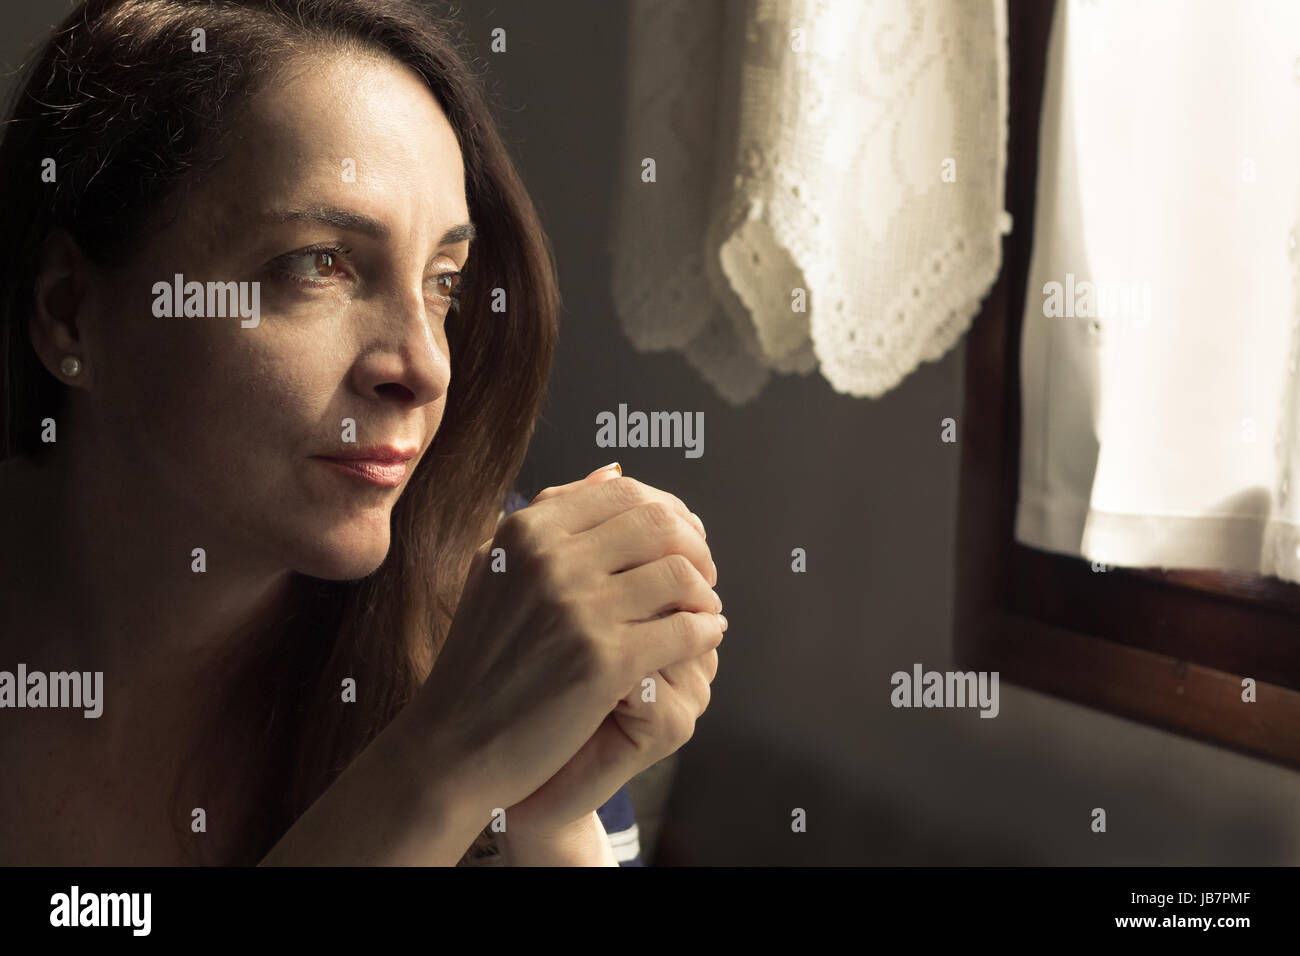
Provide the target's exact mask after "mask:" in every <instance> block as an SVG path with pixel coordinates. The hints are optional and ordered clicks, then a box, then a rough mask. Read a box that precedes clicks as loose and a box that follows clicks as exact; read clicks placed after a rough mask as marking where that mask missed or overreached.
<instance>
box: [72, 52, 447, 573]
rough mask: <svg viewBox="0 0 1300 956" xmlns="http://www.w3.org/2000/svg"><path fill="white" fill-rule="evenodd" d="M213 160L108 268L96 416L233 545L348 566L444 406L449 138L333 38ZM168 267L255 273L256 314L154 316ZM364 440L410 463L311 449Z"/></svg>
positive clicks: (409, 89)
mask: <svg viewBox="0 0 1300 956" xmlns="http://www.w3.org/2000/svg"><path fill="white" fill-rule="evenodd" d="M226 154H227V158H226V159H225V160H224V161H223V162H221V163H220V164H218V165H217V166H216V167H215V168H214V169H213V170H212V171H211V172H210V173H208V174H207V175H206V176H204V177H203V179H202V180H201V181H200V182H198V183H196V184H194V185H193V186H192V188H191V189H190V190H189V192H188V193H186V194H185V195H184V198H183V200H181V201H180V202H179V204H178V205H177V207H176V208H177V210H178V217H177V219H176V221H174V222H170V223H169V224H168V225H167V227H166V228H165V229H164V231H162V232H161V233H159V234H157V235H155V236H153V237H151V238H150V239H149V240H148V242H147V245H146V246H145V247H144V249H143V251H142V253H141V255H140V256H139V257H137V259H136V260H135V261H133V262H132V263H131V265H130V266H129V268H128V269H126V270H123V271H119V272H117V273H115V274H114V275H113V276H112V277H111V278H110V280H109V281H110V287H109V289H108V290H107V296H106V298H105V300H104V301H103V302H101V303H99V306H98V307H99V308H100V309H102V310H104V311H105V312H106V313H107V314H108V315H109V316H110V318H109V321H107V322H106V323H105V327H106V329H107V330H109V331H110V332H111V334H110V335H109V336H107V339H108V340H107V341H104V342H101V343H98V344H97V347H98V348H99V349H100V350H102V353H103V354H104V356H105V357H104V359H103V361H102V362H100V363H99V367H98V369H97V377H96V385H95V390H94V393H95V394H94V396H93V399H92V408H93V412H92V414H93V416H94V425H95V427H96V429H98V430H99V431H100V432H101V433H102V434H103V435H104V437H105V439H106V441H105V442H104V444H105V445H106V446H108V447H112V448H115V449H117V450H120V451H121V453H122V455H123V456H124V460H125V461H126V462H129V471H128V474H129V475H130V477H131V480H133V481H139V482H141V483H142V485H143V486H144V487H145V488H147V489H150V490H152V491H153V492H155V493H156V495H157V500H158V501H159V502H160V504H161V505H164V506H169V507H176V508H177V509H178V511H179V512H180V513H181V514H186V513H189V514H192V515H194V516H195V521H196V524H198V523H199V522H200V518H199V517H198V516H201V524H202V527H204V528H207V529H213V528H220V529H222V531H221V533H222V534H224V535H227V536H228V537H227V539H226V541H225V542H223V543H224V544H226V545H228V546H230V547H234V548H238V549H239V550H240V552H241V555H242V558H243V559H245V560H249V559H252V558H256V559H257V560H264V561H267V562H268V563H269V564H271V565H274V566H280V567H288V568H292V569H294V570H297V571H301V572H303V573H305V574H310V575H313V576H317V577H324V578H331V579H343V578H354V577H361V576H364V575H366V574H369V573H370V572H371V571H373V570H374V569H375V568H377V567H378V566H379V564H380V563H381V562H382V561H383V559H384V556H385V555H386V554H387V552H388V548H389V524H390V515H391V511H392V508H393V505H394V504H395V502H396V501H397V499H398V496H399V495H400V494H401V492H402V490H403V488H405V485H406V483H407V482H408V481H409V480H410V475H411V474H412V473H413V472H414V470H415V466H416V465H417V463H418V462H419V461H420V459H421V458H422V457H423V455H424V453H425V451H426V450H427V448H428V446H429V443H430V442H431V441H432V440H433V437H434V435H435V433H436V432H437V429H438V427H439V424H440V423H441V421H442V415H443V409H444V407H445V404H446V396H447V389H448V387H449V384H450V380H451V368H450V363H449V354H448V348H447V336H446V330H445V323H446V322H447V321H456V316H455V314H454V313H452V315H451V317H450V319H449V318H448V314H449V312H450V300H449V298H448V296H449V295H450V294H451V293H453V292H455V291H456V290H457V281H456V277H455V273H456V272H457V271H458V270H460V269H462V268H464V266H465V264H466V259H467V258H468V256H469V241H468V239H467V238H466V237H465V233H464V231H462V232H460V233H459V234H458V233H456V232H455V227H458V226H462V225H464V224H466V223H468V221H469V215H468V208H467V203H466V197H465V180H464V170H463V161H462V157H461V153H460V149H459V147H458V145H457V141H456V136H455V133H454V132H453V130H452V128H451V125H450V124H449V122H448V120H447V118H446V116H445V115H444V114H443V112H442V110H441V108H440V107H439V105H438V102H437V100H436V99H435V98H434V97H433V95H432V93H430V91H429V90H428V88H427V87H426V86H425V85H424V84H423V83H422V82H421V80H420V79H419V77H418V76H417V75H416V74H414V73H413V72H411V71H409V70H408V69H406V68H405V67H403V66H401V65H400V64H398V63H396V62H395V61H392V60H389V59H386V58H384V59H381V58H376V57H371V56H365V55H359V54H347V53H342V52H331V53H329V54H324V53H322V54H317V55H314V56H312V57H311V58H310V59H302V60H298V61H296V62H294V63H292V64H290V65H289V66H288V67H287V68H286V69H285V70H283V71H282V72H281V74H280V75H279V77H278V78H277V79H275V80H273V81H271V82H270V83H269V84H268V85H267V86H266V87H264V88H263V89H262V90H261V92H259V94H258V95H257V97H256V98H255V99H254V100H253V102H252V103H251V106H250V110H249V112H248V114H246V115H245V116H244V117H243V118H242V119H241V120H240V122H239V124H238V125H237V127H236V128H235V130H234V135H233V136H232V138H231V139H230V140H229V141H228V145H227V147H226ZM449 232H450V234H449ZM177 274H180V275H183V277H184V281H185V282H186V283H188V282H191V281H195V282H200V283H209V282H231V281H233V282H238V283H244V282H248V283H251V282H258V283H259V284H260V285H259V286H258V290H259V292H260V297H259V302H260V315H259V317H258V321H257V323H256V325H252V327H249V326H250V323H248V322H241V320H240V318H239V317H238V316H235V317H233V318H219V317H211V316H205V317H194V316H189V317H186V316H184V315H183V314H182V315H179V316H174V317H158V316H157V315H155V314H154V313H155V310H154V304H155V302H154V292H153V289H154V286H155V284H157V283H159V282H165V283H168V284H171V283H172V282H173V280H174V276H175V275H177ZM348 420H351V421H353V422H354V423H355V426H354V428H353V429H352V430H351V431H349V430H348V428H347V421H348ZM347 438H352V439H353V441H352V442H351V443H349V442H348V441H347V440H345V439H347ZM374 446H396V447H397V448H398V449H407V450H410V451H413V453H414V455H415V457H413V458H411V459H410V460H409V461H408V462H407V463H406V467H405V470H404V471H403V469H402V467H401V466H400V464H398V465H383V464H375V463H372V464H361V465H354V466H346V465H343V464H339V463H337V462H329V461H326V460H324V459H323V458H322V457H319V456H349V457H353V456H364V455H366V454H367V451H366V450H367V449H370V448H373V447H374ZM376 454H379V453H376Z"/></svg>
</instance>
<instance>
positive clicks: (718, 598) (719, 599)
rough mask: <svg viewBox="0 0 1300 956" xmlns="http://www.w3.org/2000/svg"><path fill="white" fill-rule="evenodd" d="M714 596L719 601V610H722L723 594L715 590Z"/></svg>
mask: <svg viewBox="0 0 1300 956" xmlns="http://www.w3.org/2000/svg"><path fill="white" fill-rule="evenodd" d="M713 597H714V598H715V599H716V600H717V602H718V611H721V610H722V595H720V594H718V592H717V591H714V592H713ZM715 613H717V612H715Z"/></svg>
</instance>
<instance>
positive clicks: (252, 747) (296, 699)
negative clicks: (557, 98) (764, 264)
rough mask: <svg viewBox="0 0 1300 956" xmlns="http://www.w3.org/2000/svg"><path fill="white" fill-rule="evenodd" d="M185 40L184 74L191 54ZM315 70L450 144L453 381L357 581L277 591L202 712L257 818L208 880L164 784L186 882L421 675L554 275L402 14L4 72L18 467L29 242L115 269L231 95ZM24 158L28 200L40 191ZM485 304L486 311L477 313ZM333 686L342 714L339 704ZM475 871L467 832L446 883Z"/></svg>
mask: <svg viewBox="0 0 1300 956" xmlns="http://www.w3.org/2000/svg"><path fill="white" fill-rule="evenodd" d="M199 29H202V30H203V31H205V35H206V45H207V52H203V53H195V52H192V48H191V47H192V43H193V42H194V38H195V37H197V36H198V34H196V33H195V32H194V31H196V30H199ZM331 48H345V49H346V48H351V49H362V50H368V51H374V52H377V53H380V54H382V55H385V56H387V57H391V58H392V59H394V60H396V61H398V62H400V63H402V64H404V65H406V66H408V67H410V68H411V69H412V70H414V71H415V72H416V73H417V74H418V75H419V76H420V77H421V78H422V79H423V80H424V82H425V83H426V84H427V85H428V87H429V89H430V91H431V92H432V93H433V95H434V96H435V97H436V99H437V100H438V102H439V104H440V105H441V106H442V109H443V111H444V112H445V113H446V115H447V118H448V120H449V121H450V123H451V126H452V128H453V129H454V130H455V133H456V136H457V139H458V141H459V144H460V149H461V153H462V156H463V158H464V164H465V184H466V193H467V201H468V206H469V212H470V217H471V219H472V220H473V222H474V223H475V225H476V227H477V232H478V236H477V238H476V240H475V242H474V246H473V252H472V256H471V262H470V264H469V269H468V270H467V276H468V282H467V284H466V285H464V286H463V287H462V299H461V309H460V312H459V314H458V315H457V314H456V313H452V315H453V317H454V318H450V319H449V321H448V323H447V325H448V332H447V335H448V345H449V349H450V353H451V356H450V357H451V364H452V368H453V369H454V372H455V375H454V381H453V384H452V386H451V389H450V392H449V394H448V397H447V403H446V407H445V411H444V415H443V419H442V424H441V426H440V428H439V430H438V432H437V435H436V437H435V438H434V440H433V442H432V444H431V445H430V447H429V449H428V451H427V452H426V454H425V457H424V458H423V459H422V460H421V462H420V465H419V466H418V468H417V469H416V471H415V473H414V474H413V475H412V476H411V478H410V480H409V482H408V484H407V487H406V489H405V491H404V493H403V494H402V496H401V498H400V499H399V500H398V502H397V504H396V506H395V507H394V509H393V515H392V538H391V540H392V545H391V548H390V551H389V553H388V555H387V557H386V558H385V560H384V562H383V565H382V566H381V567H380V568H379V569H378V570H377V571H376V572H375V573H373V574H372V575H370V576H368V577H366V578H364V579H362V580H360V581H349V582H328V581H321V580H316V579H311V578H306V577H304V576H301V575H295V576H294V587H295V597H294V599H293V602H292V611H291V612H290V613H289V614H288V616H287V618H286V619H285V621H284V622H283V626H282V627H280V628H277V629H276V633H275V634H273V635H270V636H269V638H268V639H267V640H266V641H265V642H262V643H261V644H260V645H259V646H258V647H257V649H256V654H255V655H254V656H248V655H245V656H244V657H243V658H242V659H236V658H235V657H234V656H233V655H232V656H231V658H230V661H229V671H228V673H227V675H226V677H227V679H225V680H223V681H222V682H221V684H222V685H223V686H224V687H226V688H228V690H227V691H226V693H228V694H229V695H230V696H229V699H228V700H226V701H225V702H224V704H223V707H222V710H221V711H220V712H222V713H235V714H241V715H249V714H253V715H255V719H253V720H251V721H249V724H250V725H251V726H253V727H254V728H256V729H255V730H254V731H253V732H252V736H251V737H241V738H240V739H231V737H232V735H231V733H230V730H231V727H227V726H226V725H224V724H221V723H218V724H217V725H215V726H213V727H212V728H211V729H210V735H208V736H207V737H205V739H203V740H200V741H196V748H195V755H194V759H195V760H197V759H198V758H199V757H200V756H203V757H206V758H208V759H206V760H201V761H199V762H201V763H204V764H206V765H208V766H211V764H212V763H213V761H212V760H211V759H210V755H211V754H213V753H216V752H217V749H216V748H224V749H225V751H229V752H230V753H231V754H238V755H240V759H241V761H243V769H242V770H241V775H242V774H246V775H247V779H246V780H245V781H244V782H246V783H253V782H254V781H255V785H256V787H257V788H258V794H259V796H258V799H255V800H254V801H253V807H254V809H253V810H252V811H251V812H250V814H249V817H248V819H246V820H244V821H242V822H241V823H238V824H230V826H231V827H238V832H237V833H236V834H235V835H234V836H233V837H231V838H230V839H229V840H228V841H227V842H225V843H223V844H222V845H223V847H224V849H223V850H222V851H221V853H220V856H219V858H218V859H202V857H203V856H204V855H205V854H204V853H203V852H202V851H200V850H199V848H198V847H199V845H198V842H197V841H196V840H195V839H194V838H193V836H192V835H191V834H190V832H189V831H190V826H189V824H190V816H189V810H188V809H187V808H183V807H177V806H175V803H176V800H175V797H176V794H177V793H179V792H180V785H179V778H178V783H177V788H176V790H175V791H173V815H174V823H175V827H176V832H177V834H178V836H181V837H182V840H183V841H185V842H186V843H187V844H188V847H189V850H190V852H191V853H192V854H194V856H193V859H195V861H196V862H216V863H222V864H236V865H248V864H253V863H256V862H257V861H258V860H260V859H261V858H262V857H263V856H264V855H265V854H266V853H267V852H268V851H269V850H270V848H271V847H272V846H273V845H274V844H275V843H276V842H277V841H278V840H279V838H280V837H281V836H282V835H283V834H284V833H285V831H286V830H288V828H289V827H290V826H291V825H292V823H293V821H294V820H296V819H297V817H298V816H300V815H301V814H302V813H303V812H304V811H305V810H306V809H307V808H308V807H309V806H310V805H311V804H312V803H313V802H314V801H315V800H316V798H317V797H318V796H319V795H320V794H321V793H323V792H324V791H325V789H326V788H328V786H329V785H330V784H331V783H332V782H333V780H334V779H335V778H336V777H337V776H338V774H339V773H340V772H341V771H342V770H343V769H344V768H345V767H346V766H347V765H348V764H349V763H350V762H351V761H352V759H353V758H354V757H355V756H356V755H357V754H358V753H360V751H361V750H362V749H364V748H365V746H366V745H367V744H368V743H369V742H370V741H371V740H372V739H373V738H374V737H375V736H376V735H377V734H378V733H379V732H380V731H381V730H382V729H383V728H384V727H385V726H387V724H388V723H389V722H390V721H391V720H392V718H393V717H394V716H395V715H396V714H397V712H398V711H399V710H401V708H402V707H403V706H404V705H405V704H406V703H407V702H408V701H409V700H410V699H411V697H412V696H413V695H414V693H415V692H416V691H417V690H418V689H419V687H420V685H421V684H422V683H423V681H424V679H425V678H426V677H427V676H428V673H429V670H430V669H431V668H432V666H433V664H434V662H435V660H436V658H437V654H438V651H439V649H440V647H441V645H442V642H443V641H444V640H445V638H446V635H447V631H448V628H449V625H450V622H451V619H452V616H453V614H454V612H455V609H456V606H457V604H458V603H459V599H460V594H461V591H462V589H463V587H464V583H465V577H466V575H467V573H468V568H469V563H470V560H471V558H472V556H473V552H474V550H475V549H476V548H477V546H478V545H479V544H480V543H481V542H482V541H483V539H484V538H486V537H489V536H491V534H492V531H493V528H494V526H495V522H496V518H497V516H498V513H499V511H500V508H501V504H502V502H503V500H504V498H505V496H506V493H507V491H509V489H510V488H511V486H512V484H513V481H514V479H515V476H516V475H517V474H518V472H519V469H520V467H521V466H522V464H523V460H524V455H525V453H526V451H527V446H528V443H529V441H530V439H531V437H532V434H533V429H534V427H535V424H536V419H537V415H538V411H539V407H540V404H541V401H542V397H543V394H544V391H545V386H546V381H547V379H548V377H549V374H550V368H551V361H552V356H553V352H554V347H555V339H556V335H557V319H558V315H559V310H560V304H561V303H560V294H559V287H558V282H557V279H556V270H555V262H554V257H553V254H552V251H551V247H550V244H549V241H548V240H547V238H546V235H545V233H544V232H543V230H542V227H541V224H540V221H539V219H538V216H537V213H536V210H535V209H534V207H533V204H532V202H531V200H530V199H529V197H528V194H527V192H526V191H525V188H524V185H523V183H522V181H521V179H520V177H519V175H518V172H517V171H516V169H515V167H514V165H513V162H512V161H511V159H510V157H509V155H508V153H507V150H506V147H505V146H504V144H503V142H502V140H501V136H500V134H499V132H498V130H497V127H496V124H495V122H494V119H493V115H492V112H491V110H490V107H489V103H488V98H487V95H486V93H485V84H484V83H483V82H482V77H481V76H480V75H479V74H478V73H477V72H475V70H474V69H473V68H472V67H471V65H470V64H471V63H472V62H473V61H472V59H471V57H470V56H469V54H468V52H467V48H466V44H465V41H464V39H463V37H462V36H461V35H460V28H459V26H458V25H457V24H456V22H455V20H454V19H453V17H452V16H451V15H448V14H445V13H444V14H435V13H434V12H433V11H432V10H431V9H429V8H428V7H426V6H424V5H421V4H419V3H416V2H414V0H212V2H206V0H88V2H86V3H84V4H82V5H81V6H79V7H78V8H77V9H76V10H74V11H73V12H72V13H71V14H70V15H69V16H68V17H67V19H65V20H64V21H63V22H62V23H61V24H60V25H59V26H58V27H56V28H55V32H54V34H53V35H52V36H51V37H50V38H49V40H47V41H46V42H45V44H44V45H43V46H42V47H41V48H40V49H39V50H37V51H36V52H35V53H34V54H33V57H32V58H31V59H30V60H29V61H28V63H27V65H26V66H25V67H24V70H23V73H22V75H21V77H20V79H19V84H18V88H17V91H16V93H15V96H14V99H13V102H12V104H11V105H10V109H9V112H8V116H9V119H8V121H7V123H6V125H5V129H4V139H3V143H2V144H0V182H3V183H4V188H5V202H4V203H3V206H2V207H0V375H2V376H3V380H2V381H0V403H3V404H2V405H0V428H2V429H3V433H2V434H0V458H5V457H9V456H15V455H21V456H31V457H33V458H39V457H40V456H41V455H42V453H43V450H44V448H45V446H44V445H43V444H42V442H41V441H40V440H39V432H40V427H41V426H40V422H41V420H42V419H44V418H47V417H53V418H55V419H57V418H58V416H59V414H60V411H61V410H62V409H63V407H64V400H65V397H66V386H64V385H63V384H62V383H60V382H59V381H58V380H57V379H56V378H54V376H52V375H51V374H49V372H48V371H47V370H46V369H45V368H44V366H42V365H41V363H40V362H39V360H38V358H37V356H36V354H35V350H34V349H33V348H32V346H31V344H30V341H29V339H28V333H27V321H28V317H29V316H30V315H31V313H32V308H33V281H34V275H35V269H36V266H37V262H38V251H39V249H40V247H41V244H42V241H43V239H44V238H45V237H46V236H48V235H49V234H50V232H51V231H52V230H54V229H59V228H62V229H66V230H67V231H68V232H69V233H70V234H71V235H72V236H73V238H74V239H75V240H76V241H77V243H78V244H79V245H80V247H81V249H82V251H83V252H84V253H85V254H86V256H87V257H88V258H90V259H91V261H93V262H96V263H98V264H101V265H112V264H113V263H116V262H121V261H123V260H124V259H126V258H127V257H129V256H130V255H131V253H132V251H133V249H134V248H135V243H136V242H137V241H138V240H139V239H140V238H141V237H142V236H144V235H146V234H147V230H148V229H149V228H150V227H151V226H152V225H153V224H154V223H156V221H157V217H158V215H159V210H160V209H162V208H163V207H164V204H165V203H166V202H167V201H169V200H171V199H175V198H176V197H178V196H180V197H182V198H183V189H184V187H185V185H186V184H187V182H189V181H190V180H191V177H193V176H195V175H200V174H201V173H202V172H203V170H205V169H207V168H210V166H211V165H212V164H214V163H215V162H217V161H219V159H220V158H221V152H222V149H223V143H224V134H225V133H226V132H227V131H228V130H229V129H230V128H231V125H232V122H233V121H234V119H235V118H236V117H237V116H238V114H239V108H240V105H241V104H242V103H245V102H246V101H247V98H248V96H249V94H251V93H253V92H255V91H256V90H257V89H259V88H261V86H262V85H263V84H265V83H266V82H267V81H268V80H269V79H271V78H273V77H274V75H275V73H276V71H277V69H278V68H279V67H280V66H281V65H282V64H283V63H284V61H285V60H286V59H287V58H288V57H290V56H293V55H296V54H300V53H315V52H319V51H321V50H322V49H324V50H329V49H331ZM47 157H50V158H53V159H54V160H55V161H56V164H57V177H56V181H55V182H51V183H44V182H42V181H41V178H40V176H41V169H42V163H43V162H44V161H45V159H46V158H47ZM494 289H502V290H504V292H505V297H506V301H507V303H509V309H508V311H507V312H504V313H497V312H493V311H491V308H490V306H491V300H492V292H493V290H494ZM345 678H353V679H355V681H356V686H357V688H359V693H358V694H357V700H356V702H355V703H343V702H342V701H341V697H342V694H341V686H342V682H343V680H344V679H345ZM231 708H235V709H231ZM244 723H245V719H244V716H241V718H240V720H239V722H238V725H239V726H241V727H242V726H244ZM231 726H234V725H233V724H232V725H231ZM225 826H226V825H223V830H224V829H225ZM491 851H492V847H491V839H490V834H489V833H488V831H487V830H485V831H484V832H483V833H481V834H480V836H479V838H478V839H477V840H476V841H475V843H474V845H473V846H471V847H470V848H469V849H468V850H467V852H466V855H465V857H463V858H462V861H461V862H462V863H467V862H469V861H470V860H471V859H473V860H477V859H479V857H480V856H481V855H483V854H484V853H488V854H490V853H491Z"/></svg>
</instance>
